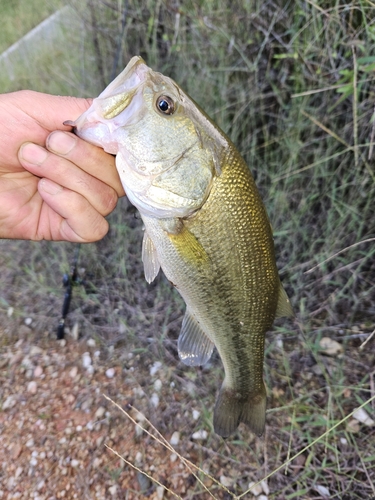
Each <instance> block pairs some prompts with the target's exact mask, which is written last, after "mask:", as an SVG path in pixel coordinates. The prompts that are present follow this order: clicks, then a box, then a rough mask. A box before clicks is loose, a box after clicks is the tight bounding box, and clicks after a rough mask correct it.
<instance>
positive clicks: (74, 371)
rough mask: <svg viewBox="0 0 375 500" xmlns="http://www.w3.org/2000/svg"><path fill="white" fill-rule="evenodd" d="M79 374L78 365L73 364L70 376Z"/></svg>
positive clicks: (74, 376)
mask: <svg viewBox="0 0 375 500" xmlns="http://www.w3.org/2000/svg"><path fill="white" fill-rule="evenodd" d="M77 374H78V367H77V366H73V368H72V369H71V370H70V372H69V377H70V378H76V376H77Z"/></svg>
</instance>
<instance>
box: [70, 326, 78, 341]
mask: <svg viewBox="0 0 375 500" xmlns="http://www.w3.org/2000/svg"><path fill="white" fill-rule="evenodd" d="M70 335H71V336H72V337H73V339H74V340H78V337H79V323H78V322H75V323H74V325H73V328H72V330H71V332H70Z"/></svg>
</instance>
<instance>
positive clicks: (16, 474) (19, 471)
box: [14, 467, 23, 478]
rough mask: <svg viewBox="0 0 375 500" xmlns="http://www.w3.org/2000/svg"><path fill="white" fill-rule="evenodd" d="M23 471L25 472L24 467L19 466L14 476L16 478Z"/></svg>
mask: <svg viewBox="0 0 375 500" xmlns="http://www.w3.org/2000/svg"><path fill="white" fill-rule="evenodd" d="M22 472H23V468H22V467H17V469H16V472H15V474H14V477H15V478H17V477H20V475H21V474H22Z"/></svg>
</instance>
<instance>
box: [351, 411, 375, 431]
mask: <svg viewBox="0 0 375 500" xmlns="http://www.w3.org/2000/svg"><path fill="white" fill-rule="evenodd" d="M353 418H355V419H356V420H358V422H361V423H362V424H365V425H367V426H368V427H372V426H374V425H375V422H374V420H373V419H372V418H371V417H370V415H369V414H368V413H367V411H366V410H364V409H363V408H359V409H358V410H356V411H355V412H354V413H353Z"/></svg>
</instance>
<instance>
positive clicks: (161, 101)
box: [156, 95, 175, 115]
mask: <svg viewBox="0 0 375 500" xmlns="http://www.w3.org/2000/svg"><path fill="white" fill-rule="evenodd" d="M156 107H157V108H158V110H159V111H161V112H162V113H163V114H164V115H172V114H173V113H174V111H175V104H174V102H173V100H172V99H171V98H170V97H169V96H167V95H161V96H159V97H158V100H157V101H156Z"/></svg>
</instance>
